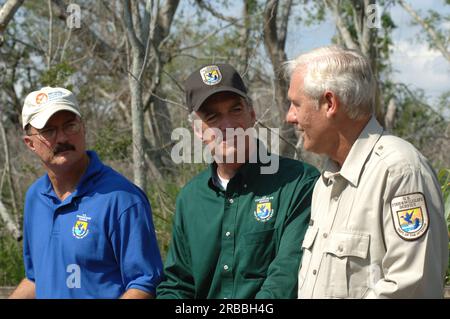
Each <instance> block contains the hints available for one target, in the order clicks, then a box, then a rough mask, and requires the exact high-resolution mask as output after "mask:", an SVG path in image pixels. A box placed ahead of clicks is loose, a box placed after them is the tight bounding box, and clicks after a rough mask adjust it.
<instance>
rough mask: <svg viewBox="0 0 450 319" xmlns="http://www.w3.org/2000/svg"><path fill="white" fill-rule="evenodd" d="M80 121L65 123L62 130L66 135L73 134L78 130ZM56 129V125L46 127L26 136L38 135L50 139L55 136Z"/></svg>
mask: <svg viewBox="0 0 450 319" xmlns="http://www.w3.org/2000/svg"><path fill="white" fill-rule="evenodd" d="M80 129H81V122H80V121H72V122H69V123H66V124H64V125H63V126H62V131H63V132H64V134H66V135H75V134H78V133H79V132H80ZM57 131H58V128H57V127H48V128H44V129H42V130H38V132H37V133H33V134H27V135H28V136H32V135H38V136H40V137H42V138H43V139H45V140H47V141H52V140H53V139H55V137H56V132H57Z"/></svg>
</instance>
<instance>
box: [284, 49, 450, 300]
mask: <svg viewBox="0 0 450 319" xmlns="http://www.w3.org/2000/svg"><path fill="white" fill-rule="evenodd" d="M287 67H288V71H289V72H290V75H291V82H290V88H289V92H288V96H289V99H290V101H291V106H290V109H289V112H288V114H287V116H286V119H287V121H288V122H290V123H292V124H294V125H296V126H297V127H298V129H299V131H300V132H301V133H302V137H303V143H304V148H305V149H306V150H308V151H312V152H315V153H318V154H325V155H326V156H327V157H328V161H327V163H326V164H325V168H324V170H323V172H322V175H321V177H320V178H319V180H318V181H317V183H316V185H315V188H314V193H313V199H312V206H311V207H312V208H311V210H312V212H311V221H310V224H309V228H308V230H307V232H306V235H305V239H304V241H303V244H302V249H303V259H302V263H301V267H300V272H299V278H298V279H299V282H298V296H299V298H442V296H443V285H444V276H445V271H446V269H447V263H448V233H447V227H446V223H445V220H444V208H443V201H442V194H441V191H440V187H439V184H438V182H437V178H436V176H435V173H434V171H433V169H432V168H431V166H430V165H429V163H428V162H427V160H426V158H424V157H423V156H422V155H421V154H420V153H419V151H417V150H416V149H415V148H414V146H412V145H411V144H409V143H408V142H406V141H404V140H402V139H400V138H398V137H395V136H393V135H391V134H389V133H387V132H386V131H385V130H384V129H383V128H382V127H381V126H380V124H379V123H378V122H377V120H376V119H375V117H374V116H373V105H374V96H375V79H374V77H373V75H372V72H371V69H370V64H369V62H368V61H367V60H366V59H365V57H363V56H362V54H360V53H358V52H356V51H352V50H346V49H343V48H340V47H337V46H331V47H324V48H319V49H316V50H313V51H311V52H310V53H306V54H304V55H301V56H299V57H298V58H296V59H294V60H292V61H289V62H288V63H287Z"/></svg>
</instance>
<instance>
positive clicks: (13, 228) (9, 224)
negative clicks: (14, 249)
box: [0, 200, 22, 241]
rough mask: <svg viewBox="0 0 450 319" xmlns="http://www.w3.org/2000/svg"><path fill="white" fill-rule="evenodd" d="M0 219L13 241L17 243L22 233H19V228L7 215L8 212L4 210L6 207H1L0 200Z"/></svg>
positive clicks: (0, 202)
mask: <svg viewBox="0 0 450 319" xmlns="http://www.w3.org/2000/svg"><path fill="white" fill-rule="evenodd" d="M0 218H1V220H2V221H3V223H4V224H5V227H6V229H7V230H8V231H9V232H10V233H11V235H12V236H13V237H14V239H15V240H17V241H19V240H21V239H22V232H21V231H20V229H19V227H18V226H17V224H16V223H15V222H14V220H13V219H12V218H11V216H10V214H8V211H7V210H6V207H5V205H3V202H2V201H1V200H0Z"/></svg>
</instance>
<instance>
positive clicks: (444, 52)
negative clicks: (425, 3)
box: [398, 0, 450, 62]
mask: <svg viewBox="0 0 450 319" xmlns="http://www.w3.org/2000/svg"><path fill="white" fill-rule="evenodd" d="M398 3H399V4H400V5H401V6H402V7H403V9H405V10H406V12H408V13H409V14H410V15H411V16H412V17H413V19H414V20H416V22H417V23H419V24H420V25H421V26H422V27H423V28H424V29H425V31H426V32H427V33H428V35H429V36H430V38H431V40H432V41H433V44H434V46H435V47H436V49H438V50H439V51H440V52H441V53H442V55H443V56H444V58H445V59H447V61H449V62H450V51H449V50H448V49H447V48H446V46H445V45H444V43H443V42H442V41H441V39H440V38H439V36H438V34H437V33H436V31H435V30H434V29H433V28H432V27H431V26H430V25H429V24H428V23H427V22H426V21H425V20H424V19H422V18H421V17H420V16H419V15H418V14H417V12H416V11H414V9H413V8H412V7H411V6H410V5H409V4H408V3H407V2H406V1H404V0H398Z"/></svg>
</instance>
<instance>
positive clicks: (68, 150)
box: [53, 144, 75, 156]
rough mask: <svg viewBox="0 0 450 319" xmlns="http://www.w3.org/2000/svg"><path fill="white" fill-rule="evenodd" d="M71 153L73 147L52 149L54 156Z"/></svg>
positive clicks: (65, 146)
mask: <svg viewBox="0 0 450 319" xmlns="http://www.w3.org/2000/svg"><path fill="white" fill-rule="evenodd" d="M71 151H75V147H74V146H73V145H70V144H65V145H59V146H57V147H56V148H55V149H54V151H53V154H54V155H55V156H56V155H60V154H64V153H67V152H71Z"/></svg>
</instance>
